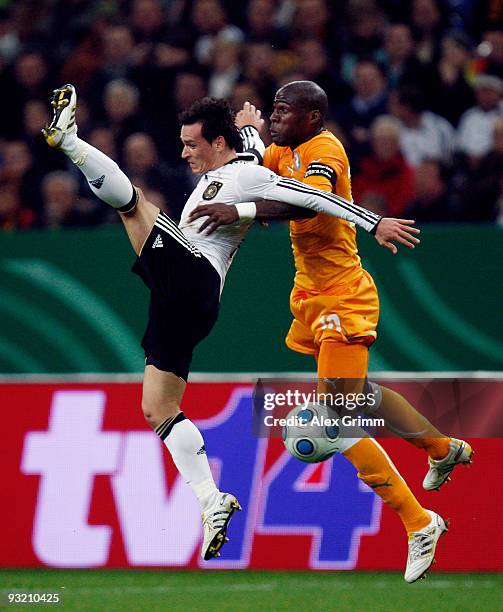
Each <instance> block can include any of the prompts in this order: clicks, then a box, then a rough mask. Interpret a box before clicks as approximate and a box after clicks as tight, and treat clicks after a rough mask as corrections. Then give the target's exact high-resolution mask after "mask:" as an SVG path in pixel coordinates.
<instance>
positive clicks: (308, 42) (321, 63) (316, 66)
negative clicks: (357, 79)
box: [287, 38, 351, 106]
mask: <svg viewBox="0 0 503 612" xmlns="http://www.w3.org/2000/svg"><path fill="white" fill-rule="evenodd" d="M294 48H295V52H296V54H297V56H298V58H299V70H300V71H301V73H302V75H303V79H304V80H307V81H315V82H316V83H317V84H318V85H319V86H320V87H322V88H323V89H324V90H325V91H326V92H327V95H328V99H329V100H333V102H334V104H337V105H338V106H340V105H341V104H342V103H344V102H347V101H348V100H349V98H350V96H351V88H350V87H349V86H348V84H347V83H346V82H345V81H343V80H342V79H341V78H340V76H339V73H338V71H337V70H335V69H334V67H333V62H331V60H330V58H329V56H328V53H327V49H326V48H325V47H324V46H323V45H322V44H321V42H320V41H319V40H317V39H316V38H307V39H304V40H301V41H300V42H299V43H298V44H296V45H295V47H294ZM291 81H292V79H289V81H287V82H291Z"/></svg>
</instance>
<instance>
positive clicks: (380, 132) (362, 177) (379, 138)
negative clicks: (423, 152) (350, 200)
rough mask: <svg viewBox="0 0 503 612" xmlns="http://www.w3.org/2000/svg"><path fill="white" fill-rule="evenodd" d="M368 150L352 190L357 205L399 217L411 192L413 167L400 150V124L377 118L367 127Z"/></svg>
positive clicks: (393, 118)
mask: <svg viewBox="0 0 503 612" xmlns="http://www.w3.org/2000/svg"><path fill="white" fill-rule="evenodd" d="M370 135H371V137H370V142H371V145H372V153H371V155H369V156H368V157H364V158H363V159H362V161H361V163H360V169H359V171H358V173H357V174H356V176H355V177H354V179H353V184H352V191H353V195H354V197H355V200H356V201H357V202H358V204H359V205H360V206H364V207H365V208H370V209H371V210H373V211H374V212H376V213H378V214H380V215H382V216H386V217H401V216H403V214H404V211H405V209H406V208H407V205H408V204H409V203H410V201H411V199H412V194H413V193H414V170H413V169H412V168H411V166H409V164H408V163H407V162H406V161H405V159H404V157H403V155H402V153H401V151H400V124H399V122H398V120H397V119H395V117H390V116H389V115H382V116H380V117H377V118H376V119H375V120H374V121H373V123H372V125H371V127H370Z"/></svg>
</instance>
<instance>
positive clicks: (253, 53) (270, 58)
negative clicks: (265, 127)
mask: <svg viewBox="0 0 503 612" xmlns="http://www.w3.org/2000/svg"><path fill="white" fill-rule="evenodd" d="M244 55H245V61H244V67H243V74H242V79H243V80H245V81H248V82H249V83H251V84H252V85H253V86H254V87H255V89H256V90H257V91H258V93H259V95H260V97H261V98H262V100H265V101H266V107H263V110H264V112H265V113H267V114H269V112H270V110H271V109H270V107H268V106H267V104H269V101H270V100H272V99H273V98H274V92H275V90H276V51H275V50H274V49H273V48H272V46H271V44H270V43H269V42H268V41H267V40H256V41H251V42H248V43H247V44H246V45H245V51H244Z"/></svg>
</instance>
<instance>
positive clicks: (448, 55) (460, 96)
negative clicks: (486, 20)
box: [418, 31, 475, 127]
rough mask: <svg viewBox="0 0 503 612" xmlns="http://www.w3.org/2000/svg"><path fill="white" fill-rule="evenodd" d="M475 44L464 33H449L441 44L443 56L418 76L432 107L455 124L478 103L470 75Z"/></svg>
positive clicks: (428, 103) (427, 100) (429, 106)
mask: <svg viewBox="0 0 503 612" xmlns="http://www.w3.org/2000/svg"><path fill="white" fill-rule="evenodd" d="M471 58H472V43H471V41H470V39H469V38H468V37H467V36H466V35H464V34H463V33H462V32H457V31H454V32H450V33H448V34H446V35H445V36H444V37H443V38H442V40H441V43H440V59H439V61H438V62H437V63H433V64H432V65H430V66H428V67H427V68H426V69H425V70H424V71H423V74H422V76H421V77H420V78H419V79H418V82H419V83H420V85H421V88H422V90H423V92H424V93H425V96H426V104H427V107H428V109H429V110H431V111H433V112H434V113H436V114H438V115H441V116H442V117H445V118H446V119H447V120H448V121H449V122H450V123H451V125H453V126H454V127H456V126H457V125H458V123H459V119H460V117H461V115H462V114H463V113H464V112H465V111H466V110H467V109H468V108H470V107H471V106H473V104H474V103H475V96H474V95H473V89H472V87H471V85H470V84H469V82H468V79H467V75H468V73H469V69H470V63H471Z"/></svg>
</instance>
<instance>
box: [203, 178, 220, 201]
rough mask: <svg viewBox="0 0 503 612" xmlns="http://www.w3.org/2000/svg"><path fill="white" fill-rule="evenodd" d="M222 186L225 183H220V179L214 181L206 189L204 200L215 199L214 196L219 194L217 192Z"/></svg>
mask: <svg viewBox="0 0 503 612" xmlns="http://www.w3.org/2000/svg"><path fill="white" fill-rule="evenodd" d="M222 187H223V183H219V182H218V181H212V182H211V183H210V184H209V185H208V187H206V189H205V190H204V193H203V200H213V198H214V197H215V196H216V195H217V193H218V192H219V191H220V189H221V188H222Z"/></svg>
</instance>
